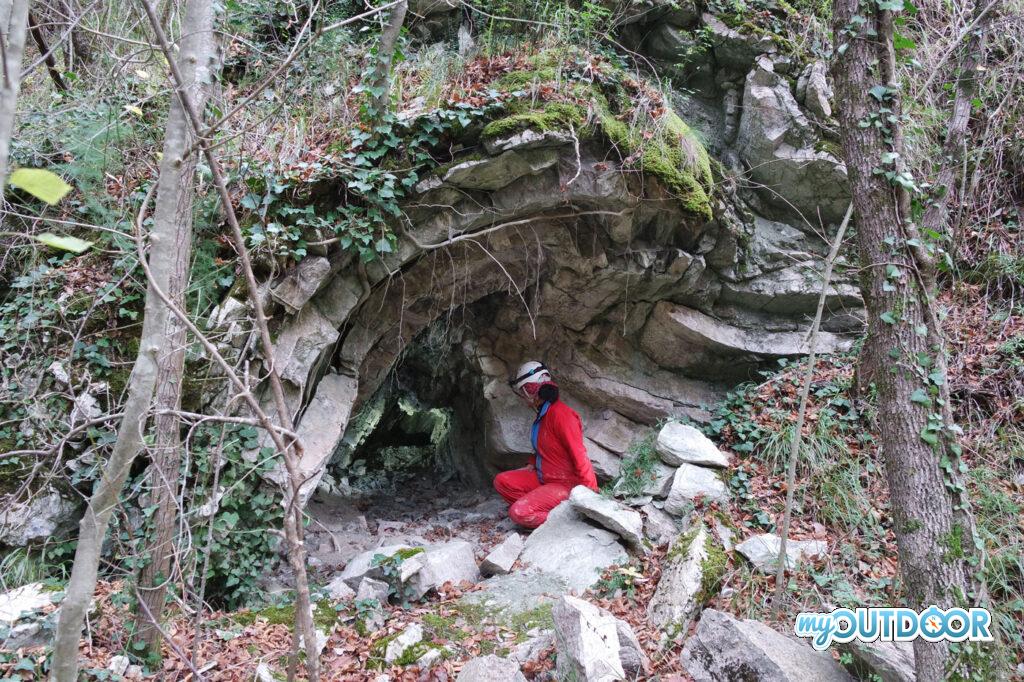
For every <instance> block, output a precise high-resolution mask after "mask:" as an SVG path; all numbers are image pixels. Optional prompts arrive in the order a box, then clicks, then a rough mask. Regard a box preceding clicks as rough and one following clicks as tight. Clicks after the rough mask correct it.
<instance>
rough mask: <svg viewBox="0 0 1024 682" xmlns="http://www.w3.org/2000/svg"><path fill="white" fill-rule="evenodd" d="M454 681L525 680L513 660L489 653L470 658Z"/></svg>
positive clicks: (522, 681)
mask: <svg viewBox="0 0 1024 682" xmlns="http://www.w3.org/2000/svg"><path fill="white" fill-rule="evenodd" d="M455 682H526V676H525V675H523V673H522V672H520V670H519V665H518V664H517V663H516V662H515V661H510V660H509V659H507V658H499V657H497V656H495V655H494V654H490V655H488V656H480V657H478V658H473V659H470V660H469V662H467V663H466V664H465V665H464V666H462V670H461V671H459V676H458V677H456V678H455Z"/></svg>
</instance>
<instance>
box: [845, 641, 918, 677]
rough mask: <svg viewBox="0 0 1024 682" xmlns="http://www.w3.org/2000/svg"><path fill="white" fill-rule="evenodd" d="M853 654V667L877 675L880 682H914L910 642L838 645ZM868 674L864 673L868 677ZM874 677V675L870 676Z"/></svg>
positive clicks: (912, 652)
mask: <svg viewBox="0 0 1024 682" xmlns="http://www.w3.org/2000/svg"><path fill="white" fill-rule="evenodd" d="M839 649H840V651H846V652H849V653H850V655H852V656H853V660H854V669H861V670H863V671H864V672H866V673H867V674H868V675H871V676H877V677H878V679H880V680H881V682H915V681H916V680H917V672H916V671H915V670H914V645H913V644H911V643H910V642H882V641H877V642H858V641H856V640H855V641H853V642H849V643H847V644H840V645H839ZM868 675H864V678H865V679H868ZM870 679H875V677H870Z"/></svg>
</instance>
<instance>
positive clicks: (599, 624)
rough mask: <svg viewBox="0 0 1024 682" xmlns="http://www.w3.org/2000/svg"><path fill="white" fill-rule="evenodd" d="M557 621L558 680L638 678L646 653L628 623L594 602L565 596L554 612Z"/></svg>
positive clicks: (586, 681)
mask: <svg viewBox="0 0 1024 682" xmlns="http://www.w3.org/2000/svg"><path fill="white" fill-rule="evenodd" d="M551 615H552V617H553V618H554V621H555V633H556V634H555V643H556V644H555V646H556V648H557V650H558V658H557V662H558V677H559V679H563V680H567V679H572V680H579V681H580V682H598V681H602V682H603V681H605V680H621V679H636V677H637V676H638V675H639V674H641V673H643V672H646V669H647V656H646V654H644V652H643V649H641V648H640V645H639V642H638V641H637V639H636V635H635V634H634V633H633V631H632V628H630V627H629V625H628V624H626V623H624V622H622V621H620V620H618V619H617V618H615V616H613V615H612V614H611V613H609V612H608V611H606V610H604V609H602V608H599V607H597V606H594V605H593V604H591V603H589V602H586V601H583V600H582V599H577V598H576V597H570V596H563V597H562V598H561V599H559V600H558V602H557V603H556V604H555V606H554V608H553V609H552V612H551Z"/></svg>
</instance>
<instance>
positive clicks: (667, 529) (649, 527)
mask: <svg viewBox="0 0 1024 682" xmlns="http://www.w3.org/2000/svg"><path fill="white" fill-rule="evenodd" d="M640 511H641V512H642V513H643V515H644V535H646V536H647V538H648V539H649V540H650V541H651V542H652V543H654V545H656V546H661V545H664V544H666V543H668V542H671V541H672V540H674V539H675V537H676V536H677V535H679V523H678V522H677V521H676V518H675V517H674V516H672V515H671V514H668V513H666V512H665V511H664V510H662V509H658V508H657V507H655V506H654V505H653V504H645V505H644V506H643V507H642V508H641V509H640Z"/></svg>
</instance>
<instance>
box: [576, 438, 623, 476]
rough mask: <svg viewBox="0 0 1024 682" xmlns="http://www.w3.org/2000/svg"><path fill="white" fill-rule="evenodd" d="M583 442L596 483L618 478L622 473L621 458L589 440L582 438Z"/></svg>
mask: <svg viewBox="0 0 1024 682" xmlns="http://www.w3.org/2000/svg"><path fill="white" fill-rule="evenodd" d="M583 441H584V445H585V446H586V448H587V456H588V457H589V458H590V465H591V467H593V469H594V475H595V476H596V477H597V482H598V483H607V482H608V481H614V480H615V479H616V478H618V477H619V474H620V473H621V472H622V458H621V457H619V456H618V455H616V454H615V453H614V452H612V451H611V450H608V449H607V448H605V447H603V446H601V445H598V444H597V443H595V442H594V441H592V440H591V439H589V438H584V439H583Z"/></svg>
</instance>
